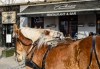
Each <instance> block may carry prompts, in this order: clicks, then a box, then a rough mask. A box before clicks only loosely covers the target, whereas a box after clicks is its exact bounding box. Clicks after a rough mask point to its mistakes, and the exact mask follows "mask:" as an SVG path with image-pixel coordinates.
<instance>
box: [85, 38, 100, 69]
mask: <svg viewBox="0 0 100 69" xmlns="http://www.w3.org/2000/svg"><path fill="white" fill-rule="evenodd" d="M95 40H96V36H93V38H92V49H91V53H90V62H89V65H88V67H87V69H90V65H91V62H92V52H94V55H95V58H96V61H97V64H98V67H99V69H100V62H99V59H98V56H97V54H96V49H95Z"/></svg>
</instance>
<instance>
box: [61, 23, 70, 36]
mask: <svg viewBox="0 0 100 69" xmlns="http://www.w3.org/2000/svg"><path fill="white" fill-rule="evenodd" d="M60 31H61V32H63V34H64V36H67V34H68V21H61V24H60Z"/></svg>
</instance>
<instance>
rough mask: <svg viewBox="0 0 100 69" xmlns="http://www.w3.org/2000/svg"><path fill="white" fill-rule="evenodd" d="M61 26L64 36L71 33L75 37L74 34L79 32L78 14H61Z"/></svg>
mask: <svg viewBox="0 0 100 69" xmlns="http://www.w3.org/2000/svg"><path fill="white" fill-rule="evenodd" d="M59 18H60V19H59V20H60V22H59V28H60V31H61V32H63V34H64V36H68V35H70V36H71V37H74V35H75V34H76V33H77V28H78V27H77V23H78V20H77V18H78V17H77V15H73V16H60V17H59Z"/></svg>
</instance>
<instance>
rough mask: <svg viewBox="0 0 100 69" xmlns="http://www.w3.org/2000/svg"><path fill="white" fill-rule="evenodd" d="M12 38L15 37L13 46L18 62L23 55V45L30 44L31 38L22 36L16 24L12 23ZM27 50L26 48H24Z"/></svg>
mask: <svg viewBox="0 0 100 69" xmlns="http://www.w3.org/2000/svg"><path fill="white" fill-rule="evenodd" d="M13 30H14V31H13V38H15V39H16V45H15V46H16V47H15V54H16V55H15V57H16V59H17V61H18V62H20V61H22V59H23V57H24V55H25V51H24V50H25V49H24V47H23V45H24V46H28V48H29V47H30V46H31V45H32V40H30V39H28V38H26V37H24V35H23V34H22V33H21V30H20V29H18V28H17V25H16V24H14V25H13ZM26 52H27V49H26Z"/></svg>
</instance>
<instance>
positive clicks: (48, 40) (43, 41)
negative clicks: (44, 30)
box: [38, 35, 58, 47]
mask: <svg viewBox="0 0 100 69" xmlns="http://www.w3.org/2000/svg"><path fill="white" fill-rule="evenodd" d="M57 43H58V42H57V40H55V38H53V37H51V36H49V35H48V36H45V37H43V38H41V39H40V40H39V43H38V47H41V46H42V45H52V46H57Z"/></svg>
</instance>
